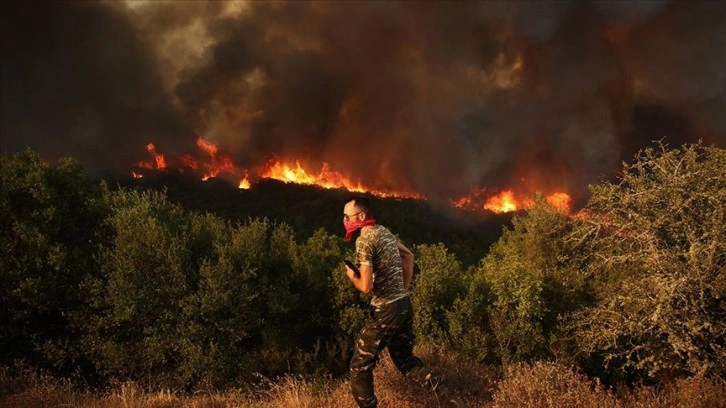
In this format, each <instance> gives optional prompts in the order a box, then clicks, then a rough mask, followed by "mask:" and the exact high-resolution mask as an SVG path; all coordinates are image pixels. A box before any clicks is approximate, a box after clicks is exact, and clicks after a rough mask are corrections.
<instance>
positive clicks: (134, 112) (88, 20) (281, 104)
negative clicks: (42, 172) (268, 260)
mask: <svg viewBox="0 0 726 408" xmlns="http://www.w3.org/2000/svg"><path fill="white" fill-rule="evenodd" d="M0 7H2V16H1V17H0V21H1V26H0V30H1V31H0V35H1V38H0V40H1V42H2V44H1V48H0V55H1V58H2V60H1V62H0V64H1V65H0V67H1V69H2V72H1V73H0V85H1V88H0V95H1V97H0V103H1V106H0V113H1V115H2V116H1V123H0V131H1V134H0V147H1V149H2V151H3V152H4V153H5V152H9V153H12V152H15V151H19V150H24V149H26V148H28V147H30V148H33V149H35V150H37V151H38V152H39V153H40V154H41V155H42V156H43V157H45V158H48V159H54V158H57V157H61V156H73V157H75V158H77V159H78V160H80V161H81V162H82V163H83V164H84V165H85V166H87V167H88V168H89V169H91V171H97V172H115V173H128V171H129V169H130V167H131V165H132V164H133V163H135V162H138V161H140V160H146V159H148V154H147V152H146V151H145V146H146V144H147V143H149V142H154V143H155V144H156V145H157V149H158V150H159V151H163V152H164V153H166V154H170V155H171V154H180V153H185V152H187V153H192V152H194V151H195V149H196V148H195V141H196V137H197V136H196V135H197V134H201V135H203V136H204V137H205V138H206V139H208V140H210V141H212V142H214V143H216V144H217V145H218V146H220V148H221V149H223V150H224V151H225V152H228V153H229V154H231V155H233V157H234V158H235V160H236V161H237V163H238V164H239V165H240V166H242V167H254V166H257V165H260V164H261V163H264V162H265V161H266V160H269V159H270V158H292V159H298V160H301V162H303V163H306V164H309V165H310V166H311V167H313V168H315V166H318V168H319V166H320V165H321V164H322V163H323V162H327V163H329V164H330V167H331V168H332V169H335V170H337V171H340V172H341V173H343V174H346V175H350V176H351V177H353V178H356V179H360V180H361V181H363V182H364V183H366V184H369V185H372V186H376V187H382V188H405V189H408V190H414V191H418V192H420V193H422V194H424V195H426V196H427V197H430V198H432V199H434V200H436V199H445V198H451V197H457V196H461V195H464V194H466V193H467V192H469V191H470V190H471V189H472V188H475V187H486V188H507V187H512V186H517V185H519V186H524V187H527V188H537V189H544V190H549V191H555V190H566V191H571V192H573V193H575V194H578V193H583V192H584V191H586V189H587V185H588V183H592V182H594V181H597V180H598V179H599V178H602V177H610V176H612V174H614V172H616V171H617V169H618V166H619V165H620V164H621V163H622V162H623V161H628V160H631V159H632V157H633V154H634V153H636V152H637V151H638V150H639V149H641V148H643V147H647V146H651V145H652V142H653V141H654V140H664V141H665V142H666V143H668V144H669V145H671V146H678V145H680V144H682V143H684V142H695V141H698V140H703V141H704V143H706V144H715V145H718V146H723V145H724V144H725V142H726V115H724V112H726V92H725V89H726V30H725V29H724V27H725V26H726V4H724V3H721V2H711V1H707V2H696V1H690V2H659V1H648V2H645V1H644V2H620V1H616V2H597V1H595V2H579V1H573V2H566V1H537V2H525V1H517V2H494V1H483V2H482V1H477V2H431V1H426V2H415V1H402V2H378V1H346V2H303V1H290V2H219V1H213V2H201V1H199V2H197V1H189V2H163V1H146V2H118V1H113V2H103V1H98V2H88V1H83V2H82V1H64V2H3V3H2V6H0Z"/></svg>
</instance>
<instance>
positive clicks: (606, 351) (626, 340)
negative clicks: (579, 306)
mask: <svg viewBox="0 0 726 408" xmlns="http://www.w3.org/2000/svg"><path fill="white" fill-rule="evenodd" d="M725 168H726V150H724V149H719V148H714V147H704V146H701V145H686V146H683V147H682V148H680V149H668V148H666V146H662V145H661V146H660V148H658V149H646V150H644V151H642V152H641V153H640V154H639V155H638V156H637V157H636V160H635V162H634V163H633V164H625V165H624V167H623V172H622V175H621V176H620V178H619V180H618V181H617V182H615V183H608V182H604V183H601V184H598V185H596V186H593V187H592V193H593V195H592V198H591V200H590V202H589V203H588V205H587V207H586V210H585V211H586V214H587V215H588V216H587V218H586V220H585V221H583V222H582V223H579V224H578V229H577V230H576V231H575V232H574V233H573V237H577V239H578V240H580V241H582V242H589V244H588V245H589V246H590V248H589V249H588V251H587V252H588V253H589V254H590V266H589V269H590V273H591V274H592V275H593V277H594V280H595V281H596V282H597V287H596V289H597V296H598V303H597V305H596V306H594V307H592V308H588V309H585V310H582V311H580V312H578V313H576V314H575V315H574V316H573V318H572V319H571V320H570V321H569V324H568V325H569V328H570V330H572V332H573V333H574V335H575V339H576V343H577V345H578V347H579V349H580V351H581V352H582V353H583V354H584V355H601V356H602V358H603V361H604V362H605V364H607V365H608V367H609V368H610V369H612V370H616V371H622V372H630V373H635V374H636V375H643V376H645V377H648V378H651V379H655V380H659V379H660V380H667V379H669V378H672V377H677V376H683V375H704V374H716V375H720V376H724V375H725V374H726V370H725V369H724V368H725V367H726V348H725V346H726V344H725V340H724V339H726V319H725V317H726V306H725V305H726V302H724V295H725V294H726V291H725V289H726V278H724V276H725V275H724V270H726V219H725V216H726V177H724V169H725Z"/></svg>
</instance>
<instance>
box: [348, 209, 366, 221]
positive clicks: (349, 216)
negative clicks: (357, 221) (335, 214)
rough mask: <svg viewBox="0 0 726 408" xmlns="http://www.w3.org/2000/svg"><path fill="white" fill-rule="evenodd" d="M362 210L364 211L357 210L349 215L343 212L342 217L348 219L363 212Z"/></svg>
mask: <svg viewBox="0 0 726 408" xmlns="http://www.w3.org/2000/svg"><path fill="white" fill-rule="evenodd" d="M364 212H365V211H358V212H357V213H355V214H351V215H348V214H343V219H344V220H346V221H350V219H351V218H353V217H355V216H356V215H358V214H361V213H364Z"/></svg>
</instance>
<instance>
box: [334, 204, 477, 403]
mask: <svg viewBox="0 0 726 408" xmlns="http://www.w3.org/2000/svg"><path fill="white" fill-rule="evenodd" d="M343 225H344V226H345V230H346V239H348V240H349V241H350V240H351V239H352V238H353V235H354V234H360V235H359V236H358V238H357V239H356V242H355V246H356V255H355V263H356V264H357V265H358V269H359V272H360V276H359V277H356V275H355V271H354V270H353V269H351V268H350V267H348V266H347V265H346V267H345V268H346V274H347V275H348V279H350V281H351V282H352V283H353V286H355V287H356V289H358V290H359V291H361V292H363V293H366V294H367V293H371V292H372V293H373V299H372V300H371V307H372V310H371V317H370V319H369V320H368V322H367V323H366V326H365V328H364V329H363V331H362V332H361V334H360V336H359V337H358V341H357V342H356V346H355V351H354V353H353V358H352V359H351V361H350V381H351V388H352V392H353V397H354V398H355V401H356V402H357V403H358V405H359V406H360V407H366V408H369V407H376V406H377V404H378V400H377V399H376V396H375V394H374V392H373V368H374V367H375V365H376V361H377V360H378V356H379V354H380V353H381V351H382V350H383V349H384V348H386V347H388V352H389V354H390V355H391V359H392V360H393V363H394V364H395V365H396V367H397V368H398V370H399V371H401V373H403V374H404V375H405V376H406V377H408V378H410V379H412V380H413V381H415V382H416V383H418V384H419V385H421V386H423V387H425V388H427V389H429V390H431V391H434V392H435V393H436V395H437V397H438V398H439V399H440V400H441V401H442V402H445V403H449V404H450V405H451V406H454V407H464V406H466V405H465V404H464V402H463V401H462V400H461V399H459V398H458V397H456V396H454V395H453V394H451V392H450V391H449V389H448V388H447V387H446V386H445V385H444V384H443V382H442V380H441V379H440V378H439V377H437V376H436V375H435V374H434V373H432V372H431V370H430V369H429V367H427V366H426V365H425V364H424V363H423V362H422V361H421V360H420V359H419V358H418V357H416V356H414V355H413V312H412V308H411V298H410V297H409V296H408V286H409V284H410V283H411V279H412V278H413V261H414V257H413V253H412V252H411V251H410V250H409V249H408V248H406V246H404V245H403V244H402V243H400V242H399V241H398V239H396V237H395V236H394V235H393V234H392V233H391V231H389V230H388V229H387V228H385V227H383V226H381V225H378V224H376V220H375V219H374V218H373V216H372V213H371V207H370V204H369V202H368V200H366V199H365V198H361V197H353V198H350V199H349V200H348V201H346V202H345V206H344V207H343Z"/></svg>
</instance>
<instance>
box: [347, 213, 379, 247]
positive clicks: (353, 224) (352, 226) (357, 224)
mask: <svg viewBox="0 0 726 408" xmlns="http://www.w3.org/2000/svg"><path fill="white" fill-rule="evenodd" d="M369 225H376V220H374V219H373V218H368V219H367V220H365V221H346V220H343V226H344V227H345V239H347V240H348V241H350V240H351V239H352V238H353V233H354V232H356V231H358V230H359V229H361V228H363V227H367V226H369Z"/></svg>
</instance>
